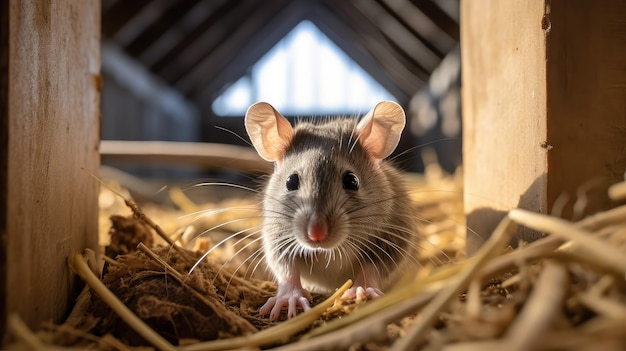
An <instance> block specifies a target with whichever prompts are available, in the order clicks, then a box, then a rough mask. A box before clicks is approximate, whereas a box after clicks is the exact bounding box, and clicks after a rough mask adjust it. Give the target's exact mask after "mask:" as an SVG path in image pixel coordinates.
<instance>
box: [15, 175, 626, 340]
mask: <svg viewBox="0 0 626 351" xmlns="http://www.w3.org/2000/svg"><path fill="white" fill-rule="evenodd" d="M410 183H411V184H412V185H413V186H414V187H415V189H414V191H413V194H414V200H415V203H416V213H419V218H418V221H419V230H420V233H422V234H423V235H424V238H425V240H427V243H429V245H427V246H425V248H424V250H423V252H422V253H421V257H419V259H420V261H421V262H423V265H424V268H423V269H422V270H421V271H420V272H418V273H417V274H413V275H412V276H407V277H406V279H404V280H403V281H402V282H401V283H400V284H399V285H398V286H396V287H395V288H394V289H393V290H392V291H390V292H389V293H387V294H386V295H384V296H382V297H381V298H379V299H375V300H373V301H368V302H366V303H356V302H354V301H342V300H340V299H338V298H337V296H339V295H340V294H341V291H342V290H341V289H340V290H338V292H337V293H336V294H335V295H334V296H331V297H330V298H327V299H324V298H325V297H322V296H317V297H316V299H315V305H316V307H315V308H314V309H313V310H312V311H311V312H308V313H303V314H300V315H299V316H298V317H296V318H294V319H291V320H288V321H284V322H278V323H277V322H271V321H268V320H267V319H265V318H262V317H260V316H258V315H257V313H256V311H257V309H258V307H259V306H260V305H261V304H262V303H263V302H264V301H265V299H266V298H267V297H268V296H271V295H272V294H273V293H274V292H275V289H276V286H275V284H273V283H271V282H269V281H266V279H267V277H266V276H264V275H263V274H260V273H262V272H261V270H257V271H256V272H255V274H251V271H252V270H253V268H254V267H255V266H256V262H257V260H258V257H256V256H254V255H253V254H254V252H255V250H256V248H257V247H256V246H255V245H257V243H256V242H254V240H253V239H251V238H244V239H240V240H238V239H231V240H228V241H227V244H225V245H220V247H219V248H218V249H215V250H214V251H212V252H211V255H209V256H208V257H207V259H206V260H204V261H203V262H202V263H201V264H199V265H198V268H197V269H196V270H194V271H193V273H188V272H189V270H190V268H191V267H192V266H193V264H194V263H195V262H196V261H197V259H198V258H199V257H200V256H201V255H202V252H205V251H206V250H208V249H209V248H212V247H213V246H214V245H215V243H217V242H220V241H221V240H222V239H223V238H226V237H228V236H229V235H231V234H233V233H242V234H243V233H245V232H246V231H245V230H246V229H248V228H253V227H255V226H257V225H258V224H259V222H258V218H257V217H256V212H255V211H258V209H256V208H255V206H256V205H255V203H256V202H257V199H244V200H242V201H240V200H229V201H228V202H220V203H215V204H204V205H197V204H195V203H193V202H192V201H190V200H189V199H188V198H186V196H185V195H184V194H183V193H182V192H179V191H174V192H173V193H172V199H173V201H174V202H176V203H177V204H178V205H179V207H180V208H183V209H184V210H183V211H173V212H172V211H170V212H164V211H163V210H162V209H160V208H155V207H152V208H150V207H145V208H146V209H148V208H150V209H149V210H146V213H147V215H146V214H144V212H142V210H141V209H140V208H138V207H136V206H135V205H134V204H133V203H132V202H128V201H127V203H126V204H124V203H123V200H120V199H121V198H120V197H118V196H113V195H111V193H108V192H109V190H107V189H103V192H102V195H101V196H102V197H101V200H102V202H101V203H102V204H107V206H103V208H105V207H108V209H109V212H108V213H107V214H106V217H107V218H108V217H109V216H110V214H111V211H112V212H113V214H115V215H116V216H113V217H111V221H112V223H113V225H112V229H111V231H110V239H109V238H104V239H103V240H102V242H106V243H107V244H108V248H107V252H106V253H107V257H109V258H107V259H105V265H104V267H100V266H98V265H97V264H96V263H95V256H96V255H95V254H93V253H92V252H88V251H87V252H86V253H85V254H84V255H74V256H72V257H70V258H69V262H70V265H71V267H72V268H73V270H74V271H75V272H76V273H77V274H78V275H79V276H80V277H81V278H82V279H83V280H84V281H85V282H86V283H87V287H86V288H85V290H84V291H83V293H82V294H81V296H80V297H79V298H78V300H77V303H76V307H75V308H74V311H73V312H72V314H71V315H70V316H69V318H68V319H67V321H66V322H65V323H64V324H62V325H48V326H47V327H46V328H44V329H42V330H40V331H38V332H37V333H33V332H31V331H30V330H28V328H26V327H25V326H24V325H23V324H22V323H21V322H20V320H19V318H17V317H15V316H12V317H11V318H10V320H9V323H8V325H9V327H10V328H11V330H12V332H13V333H14V335H15V336H16V337H17V338H18V339H20V340H22V342H23V343H22V345H23V346H25V347H28V348H31V349H58V348H59V347H63V348H69V347H72V348H96V349H107V350H114V349H160V350H186V351H195V350H225V349H238V350H254V349H260V348H263V349H273V350H323V349H328V350H337V349H346V350H394V351H400V350H416V349H420V350H450V351H472V350H480V351H487V350H587V349H603V350H624V349H626V282H625V280H624V278H625V276H626V206H621V207H616V208H614V209H611V210H609V211H605V212H602V213H598V214H595V215H593V216H590V217H587V218H584V219H582V220H580V221H578V222H569V221H565V220H563V219H559V218H556V217H552V216H546V215H539V214H536V213H530V212H528V211H523V210H520V209H514V210H512V211H510V212H509V213H508V215H507V216H506V217H505V219H504V220H503V221H502V222H501V223H500V225H499V226H498V228H497V229H496V230H495V231H494V233H493V234H492V235H491V237H490V239H489V240H488V241H487V242H486V243H485V244H484V245H483V247H482V248H481V249H480V251H479V252H478V253H477V254H476V255H475V256H474V257H472V258H470V259H465V258H464V253H463V252H464V236H465V224H464V219H463V218H464V217H463V208H462V187H461V177H460V172H457V174H456V175H455V176H449V175H446V174H444V173H442V172H441V170H440V169H438V168H437V167H433V166H429V168H428V169H427V172H426V174H425V175H424V176H417V175H412V176H410ZM608 191H609V194H610V196H611V197H612V198H614V199H616V200H623V199H624V198H626V182H625V183H622V184H617V185H615V186H613V187H611V189H609V190H608ZM120 201H122V203H120ZM127 205H130V206H129V207H131V210H132V211H131V212H132V213H128V212H127V213H124V211H127V210H126V209H124V207H125V206H127ZM224 208H234V209H233V210H232V211H223V210H220V209H224ZM212 209H213V210H212ZM214 209H217V210H214ZM198 211H204V212H202V213H203V214H202V215H201V216H200V215H199V216H186V217H182V219H181V217H180V216H181V215H183V214H189V213H197V212H198ZM198 213H199V212H198ZM103 216H105V215H103ZM152 219H154V221H156V222H159V223H160V225H161V226H162V227H163V229H161V227H159V226H157V225H156V224H155V223H154V222H153V221H152ZM107 221H108V219H107ZM181 221H182V222H181ZM185 221H186V222H185ZM225 223H226V225H224V224H225ZM519 225H522V226H526V227H529V228H532V229H535V230H538V231H540V232H544V233H546V234H547V235H546V236H545V237H544V238H542V239H540V240H537V241H535V242H533V243H528V244H524V245H520V247H519V248H517V249H512V248H510V247H509V248H506V243H508V242H509V240H510V238H511V236H512V235H513V233H514V232H515V228H516V227H517V226H519ZM102 227H103V228H104V226H102ZM200 228H202V229H200ZM206 228H214V230H213V231H211V233H208V234H206V235H204V236H203V237H201V238H196V236H197V235H198V234H199V233H200V231H201V230H203V229H206ZM107 232H108V229H107ZM165 233H173V234H172V235H171V236H169V235H166V234H165ZM107 236H109V235H108V234H107ZM238 238H239V237H238ZM172 242H176V243H177V244H176V245H170V243H172ZM248 257H253V258H254V259H250V260H247V258H248ZM100 276H102V278H100ZM349 284H350V282H347V283H346V285H345V286H344V287H342V289H346V288H347V287H348V286H349Z"/></svg>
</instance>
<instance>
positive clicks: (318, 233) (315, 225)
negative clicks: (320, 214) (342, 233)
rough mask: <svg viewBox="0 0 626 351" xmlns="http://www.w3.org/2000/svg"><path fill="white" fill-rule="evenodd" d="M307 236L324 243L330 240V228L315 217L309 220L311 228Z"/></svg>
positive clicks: (308, 229)
mask: <svg viewBox="0 0 626 351" xmlns="http://www.w3.org/2000/svg"><path fill="white" fill-rule="evenodd" d="M307 235H308V237H309V239H311V240H312V241H316V242H321V241H324V240H326V238H328V226H327V225H326V223H324V222H323V221H320V220H318V219H317V218H315V217H314V218H311V219H310V220H309V226H308V227H307Z"/></svg>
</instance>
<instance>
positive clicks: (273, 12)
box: [175, 0, 303, 101]
mask: <svg viewBox="0 0 626 351" xmlns="http://www.w3.org/2000/svg"><path fill="white" fill-rule="evenodd" d="M263 4H264V5H263V6H260V7H259V8H257V11H255V12H254V14H253V15H252V16H250V17H249V18H247V20H246V21H243V22H240V23H237V25H236V26H235V27H234V28H231V29H230V32H229V33H225V37H224V38H223V39H224V40H223V41H222V43H221V45H219V46H217V47H215V50H213V51H212V52H211V54H210V55H207V56H206V57H204V58H203V60H202V61H201V62H199V63H198V64H197V65H196V66H195V67H193V68H192V69H191V70H189V71H187V72H186V73H185V75H184V76H183V77H181V78H180V79H179V80H178V81H177V82H175V86H176V87H177V88H178V89H180V90H181V91H182V92H184V93H185V94H187V95H188V96H191V97H192V98H193V99H194V100H195V101H198V97H199V96H200V95H201V94H202V93H203V92H204V91H206V87H207V85H208V84H214V83H215V82H217V81H218V77H220V76H224V75H225V73H226V70H229V69H235V70H237V71H239V72H241V71H242V70H245V69H247V67H249V66H252V64H254V63H255V62H256V61H257V60H259V59H260V58H261V57H262V56H263V55H264V54H265V53H267V51H269V49H271V48H272V46H274V45H275V44H276V43H278V41H280V39H282V37H283V36H284V35H285V34H287V33H288V32H289V30H290V29H292V28H293V27H294V26H295V25H296V24H297V23H298V22H300V21H301V20H302V19H303V17H302V16H301V13H302V11H300V10H298V9H302V7H301V5H302V3H301V2H300V1H285V0H280V1H274V2H272V6H269V5H267V3H263ZM284 14H290V16H285V15H284ZM260 33H262V34H260ZM235 65H236V66H235ZM220 82H221V83H222V85H220V86H219V88H218V89H221V88H222V87H223V84H225V83H227V81H223V80H222V81H220Z"/></svg>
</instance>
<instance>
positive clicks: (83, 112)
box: [0, 0, 101, 332]
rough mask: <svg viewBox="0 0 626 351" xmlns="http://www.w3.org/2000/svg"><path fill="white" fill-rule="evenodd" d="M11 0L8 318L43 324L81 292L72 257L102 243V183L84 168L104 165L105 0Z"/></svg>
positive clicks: (5, 100)
mask: <svg viewBox="0 0 626 351" xmlns="http://www.w3.org/2000/svg"><path fill="white" fill-rule="evenodd" d="M2 3H3V5H2V6H3V9H2V10H3V11H2V13H3V20H2V27H3V28H4V29H3V32H4V30H6V29H8V50H6V48H4V47H3V48H2V56H3V57H4V58H5V59H8V60H7V61H8V62H6V65H5V64H2V65H1V66H0V67H1V69H2V72H1V73H0V77H1V78H0V79H1V80H2V85H1V86H2V87H3V88H2V91H3V93H2V94H1V95H0V98H1V99H2V102H1V103H0V106H2V115H1V118H0V120H1V121H2V122H1V123H0V125H2V126H4V127H6V129H5V128H2V129H3V131H4V133H5V134H6V136H8V140H4V141H3V142H4V143H6V148H5V147H3V148H1V149H0V150H1V151H0V160H2V161H0V167H1V169H0V174H3V176H0V178H2V182H3V186H6V189H5V190H3V191H0V196H1V197H0V204H1V205H0V209H1V210H2V212H3V214H2V215H0V218H4V219H5V220H4V222H5V223H3V226H2V227H1V228H0V232H1V235H2V239H3V240H2V241H0V246H1V247H2V250H1V252H2V253H3V257H2V263H1V264H0V270H2V276H3V278H4V279H5V282H3V284H0V287H1V288H2V291H0V296H1V298H2V299H3V300H4V301H3V304H4V306H3V307H6V309H5V308H2V309H1V311H2V312H1V313H2V316H1V317H2V319H3V320H6V317H7V315H9V314H13V313H16V314H19V315H20V317H21V318H22V319H23V320H24V321H25V322H26V323H27V324H28V325H29V326H30V327H31V328H39V327H40V323H41V322H43V321H50V320H52V321H55V322H58V321H60V319H61V318H63V317H65V316H66V313H67V312H68V307H69V306H70V304H71V303H72V302H73V298H74V296H75V293H77V292H78V291H77V288H78V287H79V286H78V279H76V277H75V276H74V275H72V274H71V272H70V270H69V269H68V267H67V264H66V260H67V257H68V255H69V254H70V253H74V252H81V251H82V250H83V249H85V248H91V249H96V247H97V243H98V234H97V233H98V225H97V218H98V202H97V199H98V184H97V183H96V182H95V181H94V180H93V179H90V177H89V176H88V175H86V174H85V172H83V171H81V168H83V167H84V168H86V169H89V170H91V171H93V172H96V173H97V172H98V167H99V157H98V145H99V114H100V112H99V109H100V106H99V98H100V84H101V83H100V74H99V72H100V1H98V0H51V1H38V0H10V1H7V2H2ZM6 3H8V6H7V5H6ZM7 9H8V11H5V10H7ZM7 13H8V23H7V18H6V17H4V16H7ZM5 35H6V33H4V34H3V36H5ZM4 183H6V185H5V184H4ZM0 222H1V221H0ZM5 331H6V330H2V332H5Z"/></svg>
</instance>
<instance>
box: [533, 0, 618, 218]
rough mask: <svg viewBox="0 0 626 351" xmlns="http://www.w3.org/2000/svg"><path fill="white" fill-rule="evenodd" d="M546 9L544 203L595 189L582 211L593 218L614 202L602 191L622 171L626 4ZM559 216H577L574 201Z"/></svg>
mask: <svg viewBox="0 0 626 351" xmlns="http://www.w3.org/2000/svg"><path fill="white" fill-rule="evenodd" d="M548 4H549V5H548V6H549V7H548V8H547V9H546V18H545V20H544V23H543V26H544V28H546V41H547V48H546V49H547V53H546V58H547V91H548V101H547V104H548V112H547V114H548V116H547V117H548V120H547V129H548V136H547V141H548V143H549V146H550V147H551V150H550V152H549V153H548V170H550V172H548V194H547V196H548V199H547V200H548V204H552V203H554V201H555V200H556V199H557V197H559V196H560V195H561V194H563V193H566V194H567V195H569V197H570V198H574V197H575V196H576V192H577V190H578V189H579V188H580V186H581V185H583V184H587V185H593V186H594V187H593V188H592V189H590V190H589V191H588V192H587V206H586V207H587V209H586V213H593V212H596V211H598V210H603V209H607V208H609V207H611V206H613V205H614V204H612V203H611V201H610V200H609V198H608V195H607V193H606V188H607V187H608V186H609V185H610V184H614V183H616V182H618V181H620V180H623V179H624V172H625V171H626V1H623V0H604V1H584V0H576V1H571V0H568V1H551V2H548ZM583 23H584V25H581V24H583ZM552 170H555V171H552ZM563 212H564V216H566V217H568V218H574V219H578V217H580V215H579V214H578V213H576V211H575V210H574V209H573V201H571V202H570V203H568V206H566V207H565V209H564V211H563Z"/></svg>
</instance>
